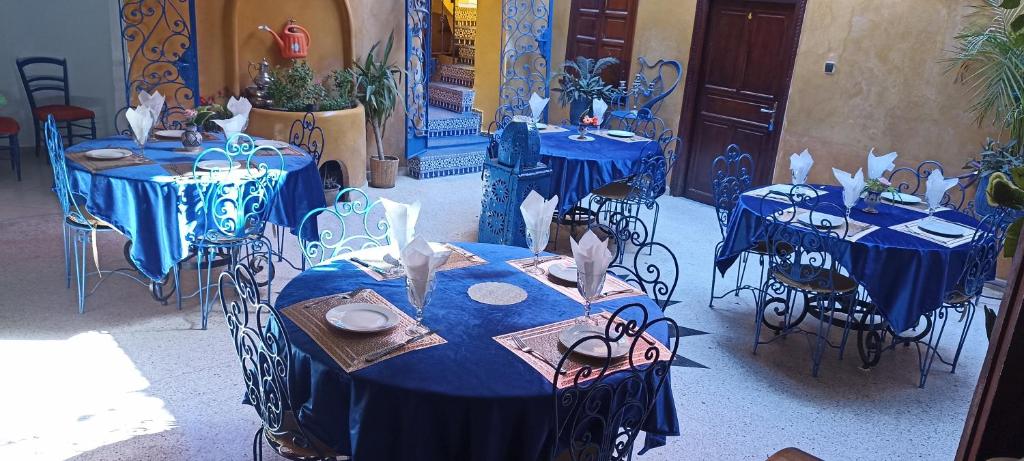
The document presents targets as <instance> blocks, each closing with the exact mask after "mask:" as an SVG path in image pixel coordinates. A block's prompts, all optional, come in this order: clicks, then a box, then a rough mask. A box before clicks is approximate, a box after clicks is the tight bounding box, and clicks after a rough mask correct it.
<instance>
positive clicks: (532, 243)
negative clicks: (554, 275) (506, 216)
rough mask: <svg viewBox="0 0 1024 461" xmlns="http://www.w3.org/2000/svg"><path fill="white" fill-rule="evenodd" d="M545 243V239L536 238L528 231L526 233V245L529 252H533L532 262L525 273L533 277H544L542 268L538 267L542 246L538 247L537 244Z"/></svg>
mask: <svg viewBox="0 0 1024 461" xmlns="http://www.w3.org/2000/svg"><path fill="white" fill-rule="evenodd" d="M546 241H547V237H542V238H536V237H534V235H533V232H530V230H527V231H526V244H527V245H528V246H529V247H530V251H532V252H533V262H532V263H530V268H529V269H527V270H526V272H528V273H530V274H533V275H544V274H545V273H546V272H545V271H544V268H542V267H540V252H541V250H542V249H543V248H544V245H538V243H542V242H546Z"/></svg>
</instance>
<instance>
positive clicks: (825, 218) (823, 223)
mask: <svg viewBox="0 0 1024 461" xmlns="http://www.w3.org/2000/svg"><path fill="white" fill-rule="evenodd" d="M780 200H781V201H785V202H788V203H791V204H792V205H791V206H786V205H784V204H782V205H781V209H780ZM761 213H762V216H765V221H766V223H765V232H764V236H763V237H764V241H765V244H766V249H767V255H768V271H767V278H766V279H765V280H764V283H763V284H762V285H761V289H760V290H759V292H758V300H757V315H756V320H755V331H754V353H755V354H756V353H757V348H758V346H759V345H761V344H766V343H770V342H772V341H774V340H775V339H777V338H780V337H784V336H787V335H789V334H791V333H806V334H810V335H813V336H815V338H816V341H815V343H814V346H813V349H812V352H811V360H812V362H813V365H812V368H811V372H812V374H813V375H814V376H815V377H816V376H818V369H819V368H820V366H821V357H822V355H823V353H824V349H825V346H826V345H829V346H832V343H831V342H830V340H829V334H830V333H831V331H832V327H833V325H834V324H837V323H840V322H841V324H842V326H843V337H842V341H841V343H840V344H839V345H838V346H832V347H838V349H839V354H840V357H842V353H843V349H844V348H845V346H846V340H847V338H848V337H849V332H850V329H851V326H852V323H853V322H850V321H843V318H845V319H849V318H850V317H851V316H852V315H851V313H852V312H853V310H854V309H855V308H856V306H857V305H858V293H859V291H858V284H857V282H856V281H855V280H854V279H853V278H851V277H850V276H848V275H845V274H843V270H842V267H841V266H840V265H839V260H838V259H839V258H838V255H840V254H841V251H842V245H843V244H844V239H845V238H846V236H847V235H848V234H849V221H848V219H847V217H846V210H845V209H843V208H842V207H841V206H839V205H836V204H834V203H831V202H825V201H821V200H819V193H818V191H817V190H816V189H814V188H813V187H810V186H803V185H797V186H793V188H792V190H791V191H790V192H789V193H780V192H774V191H772V192H769V193H768V194H766V195H765V196H764V197H763V198H762V199H761ZM812 223H813V224H812ZM797 294H800V295H802V298H803V308H802V309H801V310H800V313H799V314H796V295H797ZM844 302H845V304H844ZM773 304H776V305H777V306H776V307H774V308H772V309H769V307H770V306H771V305H773ZM769 310H771V311H772V313H773V314H775V315H777V316H778V317H779V323H778V324H776V325H774V328H772V329H773V330H776V335H775V336H773V337H772V339H769V340H767V341H764V342H762V341H761V327H762V326H763V325H771V323H770V322H771V321H770V320H769V319H768V318H767V315H766V314H767V312H768V311H769ZM807 314H811V315H812V316H813V317H816V318H817V320H818V323H817V328H816V329H815V330H813V331H806V330H802V329H801V328H800V324H801V323H802V321H803V320H804V318H806V316H807ZM836 314H842V316H838V317H837V315H836Z"/></svg>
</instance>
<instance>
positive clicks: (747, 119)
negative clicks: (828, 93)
mask: <svg viewBox="0 0 1024 461" xmlns="http://www.w3.org/2000/svg"><path fill="white" fill-rule="evenodd" d="M804 1H805V0H791V1H788V2H787V0H778V1H776V0H773V1H754V0H699V3H700V4H702V5H703V8H705V10H704V11H705V13H704V14H703V18H704V19H705V20H706V22H705V23H704V27H698V28H697V30H695V32H694V33H695V36H694V47H695V48H696V47H698V46H699V47H700V53H697V54H696V55H697V57H696V58H695V59H696V62H695V61H694V60H691V62H690V66H691V72H694V71H695V73H693V74H691V75H695V76H696V80H697V82H696V84H694V85H693V86H689V87H688V89H687V91H688V93H692V94H688V95H687V100H688V101H691V102H690V103H688V104H687V105H686V106H685V107H684V114H683V117H682V118H683V120H684V122H686V123H688V125H685V124H684V125H682V127H681V130H682V131H683V133H684V135H688V136H689V138H690V139H692V142H691V143H689V145H688V146H687V147H688V150H687V152H686V155H685V157H684V161H682V162H679V163H680V166H679V168H681V169H682V173H681V175H680V177H681V178H682V179H683V181H682V184H683V185H682V187H678V186H674V187H673V189H674V192H675V193H676V194H681V195H684V196H686V197H689V198H692V199H694V200H699V201H702V202H705V203H711V201H712V198H713V197H712V194H713V193H712V190H711V180H710V176H711V171H710V168H711V164H712V162H713V161H714V159H715V157H717V156H719V155H721V154H722V153H724V152H725V149H726V147H727V146H729V145H730V144H737V145H739V146H740V149H741V150H743V151H745V152H749V153H750V154H751V156H752V157H753V159H754V162H755V169H754V178H753V179H754V183H755V184H765V183H769V182H770V181H771V176H772V172H773V170H774V167H775V154H776V152H775V151H776V149H777V146H778V135H779V131H780V130H779V129H778V128H779V127H781V126H782V120H783V117H784V116H785V101H786V97H787V96H788V93H789V84H790V79H791V76H792V72H793V63H794V60H795V50H796V46H795V45H796V41H797V39H798V36H799V29H798V27H799V24H801V21H800V16H801V15H802V12H803V3H802V2H804ZM798 5H799V8H798ZM698 8H701V6H700V5H699V6H698ZM701 17H702V16H700V15H699V16H698V21H700V20H701ZM698 34H699V35H698ZM694 94H695V95H694ZM687 110H689V111H691V112H690V113H691V114H692V115H690V116H687V113H686V111H687ZM773 111H774V116H773Z"/></svg>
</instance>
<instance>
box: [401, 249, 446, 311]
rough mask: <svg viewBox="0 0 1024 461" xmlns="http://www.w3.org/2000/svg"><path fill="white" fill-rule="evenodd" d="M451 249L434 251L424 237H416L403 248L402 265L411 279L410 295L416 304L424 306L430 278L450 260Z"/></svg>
mask: <svg viewBox="0 0 1024 461" xmlns="http://www.w3.org/2000/svg"><path fill="white" fill-rule="evenodd" d="M451 254H452V252H451V251H434V249H433V248H431V246H430V243H428V242H427V241H426V240H424V239H423V237H416V238H415V239H413V240H412V241H411V242H409V244H408V245H406V246H405V248H403V249H402V253H401V255H402V256H401V260H402V266H403V267H405V276H406V277H407V278H408V279H409V286H410V290H409V291H410V296H412V297H413V300H415V301H416V302H415V305H419V306H422V305H423V304H424V302H423V301H424V299H425V298H426V296H427V289H428V288H429V285H430V279H431V278H433V277H432V276H433V275H434V273H435V272H437V269H438V268H440V267H441V266H442V265H444V263H446V262H448V257H449V256H451Z"/></svg>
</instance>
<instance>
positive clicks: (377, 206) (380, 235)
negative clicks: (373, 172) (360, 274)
mask: <svg viewBox="0 0 1024 461" xmlns="http://www.w3.org/2000/svg"><path fill="white" fill-rule="evenodd" d="M346 196H347V197H348V198H349V200H348V201H347V202H346V201H341V199H342V197H346ZM329 224H331V225H329ZM314 226H315V227H314ZM350 227H355V229H356V230H358V232H354V233H350V232H349V228H350ZM389 227H390V225H389V224H388V220H387V217H386V215H385V214H384V207H383V206H382V205H381V202H380V200H377V201H374V202H370V198H369V197H368V196H367V195H366V192H365V191H363V190H362V189H358V188H349V189H343V190H341V191H339V192H338V196H337V198H335V203H334V206H328V207H325V208H317V209H315V210H311V211H309V212H308V213H306V216H304V217H303V218H302V222H301V223H300V224H299V229H298V235H299V248H300V249H301V250H302V258H303V261H304V262H305V263H307V264H309V265H311V266H316V265H318V264H321V263H323V262H325V261H328V260H330V259H331V258H334V257H335V256H338V255H341V254H344V253H348V252H351V251H357V250H361V249H365V248H374V247H381V246H385V245H389V244H390V243H391V241H390V239H389V238H388V229H389ZM310 229H317V234H316V236H317V238H316V239H315V240H308V239H306V238H305V237H304V236H306V235H307V234H308V233H309V230H310Z"/></svg>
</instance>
